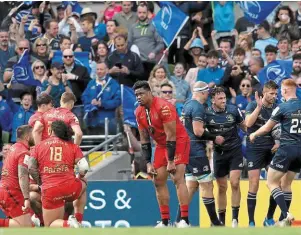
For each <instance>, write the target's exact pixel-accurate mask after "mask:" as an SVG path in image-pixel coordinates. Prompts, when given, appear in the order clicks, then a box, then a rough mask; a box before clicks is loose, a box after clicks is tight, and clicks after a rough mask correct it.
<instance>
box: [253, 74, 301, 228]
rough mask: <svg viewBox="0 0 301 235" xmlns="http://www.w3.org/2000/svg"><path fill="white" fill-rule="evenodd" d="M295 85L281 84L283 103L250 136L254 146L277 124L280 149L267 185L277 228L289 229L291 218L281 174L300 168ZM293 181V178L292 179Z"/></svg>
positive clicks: (300, 117) (300, 105)
mask: <svg viewBox="0 0 301 235" xmlns="http://www.w3.org/2000/svg"><path fill="white" fill-rule="evenodd" d="M296 89H297V85H296V83H295V82H294V80H293V79H286V80H284V81H282V83H281V95H282V97H283V98H284V99H285V101H286V102H285V103H281V104H280V105H279V106H278V107H277V108H275V109H274V111H273V113H272V116H271V118H270V120H269V121H268V122H267V123H266V124H265V125H264V126H262V127H261V128H260V129H258V130H257V131H256V132H254V133H252V134H251V135H250V141H251V142H255V140H256V138H257V137H259V136H263V135H266V134H267V133H269V132H270V131H271V130H272V129H273V127H274V126H275V125H276V124H277V123H280V124H281V136H280V147H279V149H278V150H277V152H276V154H275V156H274V157H273V160H272V162H271V164H270V167H269V170H268V177H267V184H268V188H269V190H270V191H271V194H272V196H273V197H274V199H275V201H276V203H277V205H278V206H279V207H280V210H281V212H282V216H283V217H284V219H283V220H282V221H279V226H281V227H284V226H290V225H291V223H292V221H293V220H294V217H293V215H292V214H291V213H289V211H288V207H287V204H286V202H285V197H284V194H283V191H282V189H281V179H282V177H283V176H284V175H285V173H287V174H290V175H292V176H293V175H295V174H296V173H295V172H300V168H301V101H300V100H298V98H297V96H296ZM292 180H293V178H292Z"/></svg>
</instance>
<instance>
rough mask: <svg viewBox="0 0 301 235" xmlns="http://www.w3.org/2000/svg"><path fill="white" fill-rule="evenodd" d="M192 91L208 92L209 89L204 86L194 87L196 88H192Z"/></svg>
mask: <svg viewBox="0 0 301 235" xmlns="http://www.w3.org/2000/svg"><path fill="white" fill-rule="evenodd" d="M193 91H194V92H199V91H209V87H208V86H205V87H196V88H193Z"/></svg>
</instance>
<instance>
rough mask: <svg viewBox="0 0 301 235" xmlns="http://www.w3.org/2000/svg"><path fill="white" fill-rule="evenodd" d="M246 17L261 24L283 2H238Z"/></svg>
mask: <svg viewBox="0 0 301 235" xmlns="http://www.w3.org/2000/svg"><path fill="white" fill-rule="evenodd" d="M236 3H238V4H239V6H240V8H241V10H242V11H243V12H244V15H245V17H246V18H247V19H248V20H249V21H250V22H253V23H255V24H260V23H261V22H262V21H264V20H265V19H266V18H267V17H268V15H269V14H270V13H271V12H272V11H273V10H274V9H275V8H276V7H277V6H278V5H279V4H280V3H281V1H237V2H236Z"/></svg>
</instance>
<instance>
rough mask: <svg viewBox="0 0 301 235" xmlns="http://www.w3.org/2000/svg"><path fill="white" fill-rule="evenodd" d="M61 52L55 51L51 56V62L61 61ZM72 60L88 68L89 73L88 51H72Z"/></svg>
mask: <svg viewBox="0 0 301 235" xmlns="http://www.w3.org/2000/svg"><path fill="white" fill-rule="evenodd" d="M62 57H63V53H62V51H55V52H54V55H53V58H52V63H53V62H59V63H61V64H62V63H63V58H62ZM74 62H75V64H77V65H81V66H84V67H86V68H87V69H88V72H89V74H90V73H91V67H90V62H89V52H87V51H83V52H74Z"/></svg>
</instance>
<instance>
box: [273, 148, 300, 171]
mask: <svg viewBox="0 0 301 235" xmlns="http://www.w3.org/2000/svg"><path fill="white" fill-rule="evenodd" d="M270 167H271V168H273V169H274V170H277V171H281V172H284V173H286V172H288V171H293V172H296V173H297V172H300V169H301V146H298V145H286V146H280V147H279V149H278V150H277V152H276V154H275V156H274V158H273V160H272V161H271V164H270Z"/></svg>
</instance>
